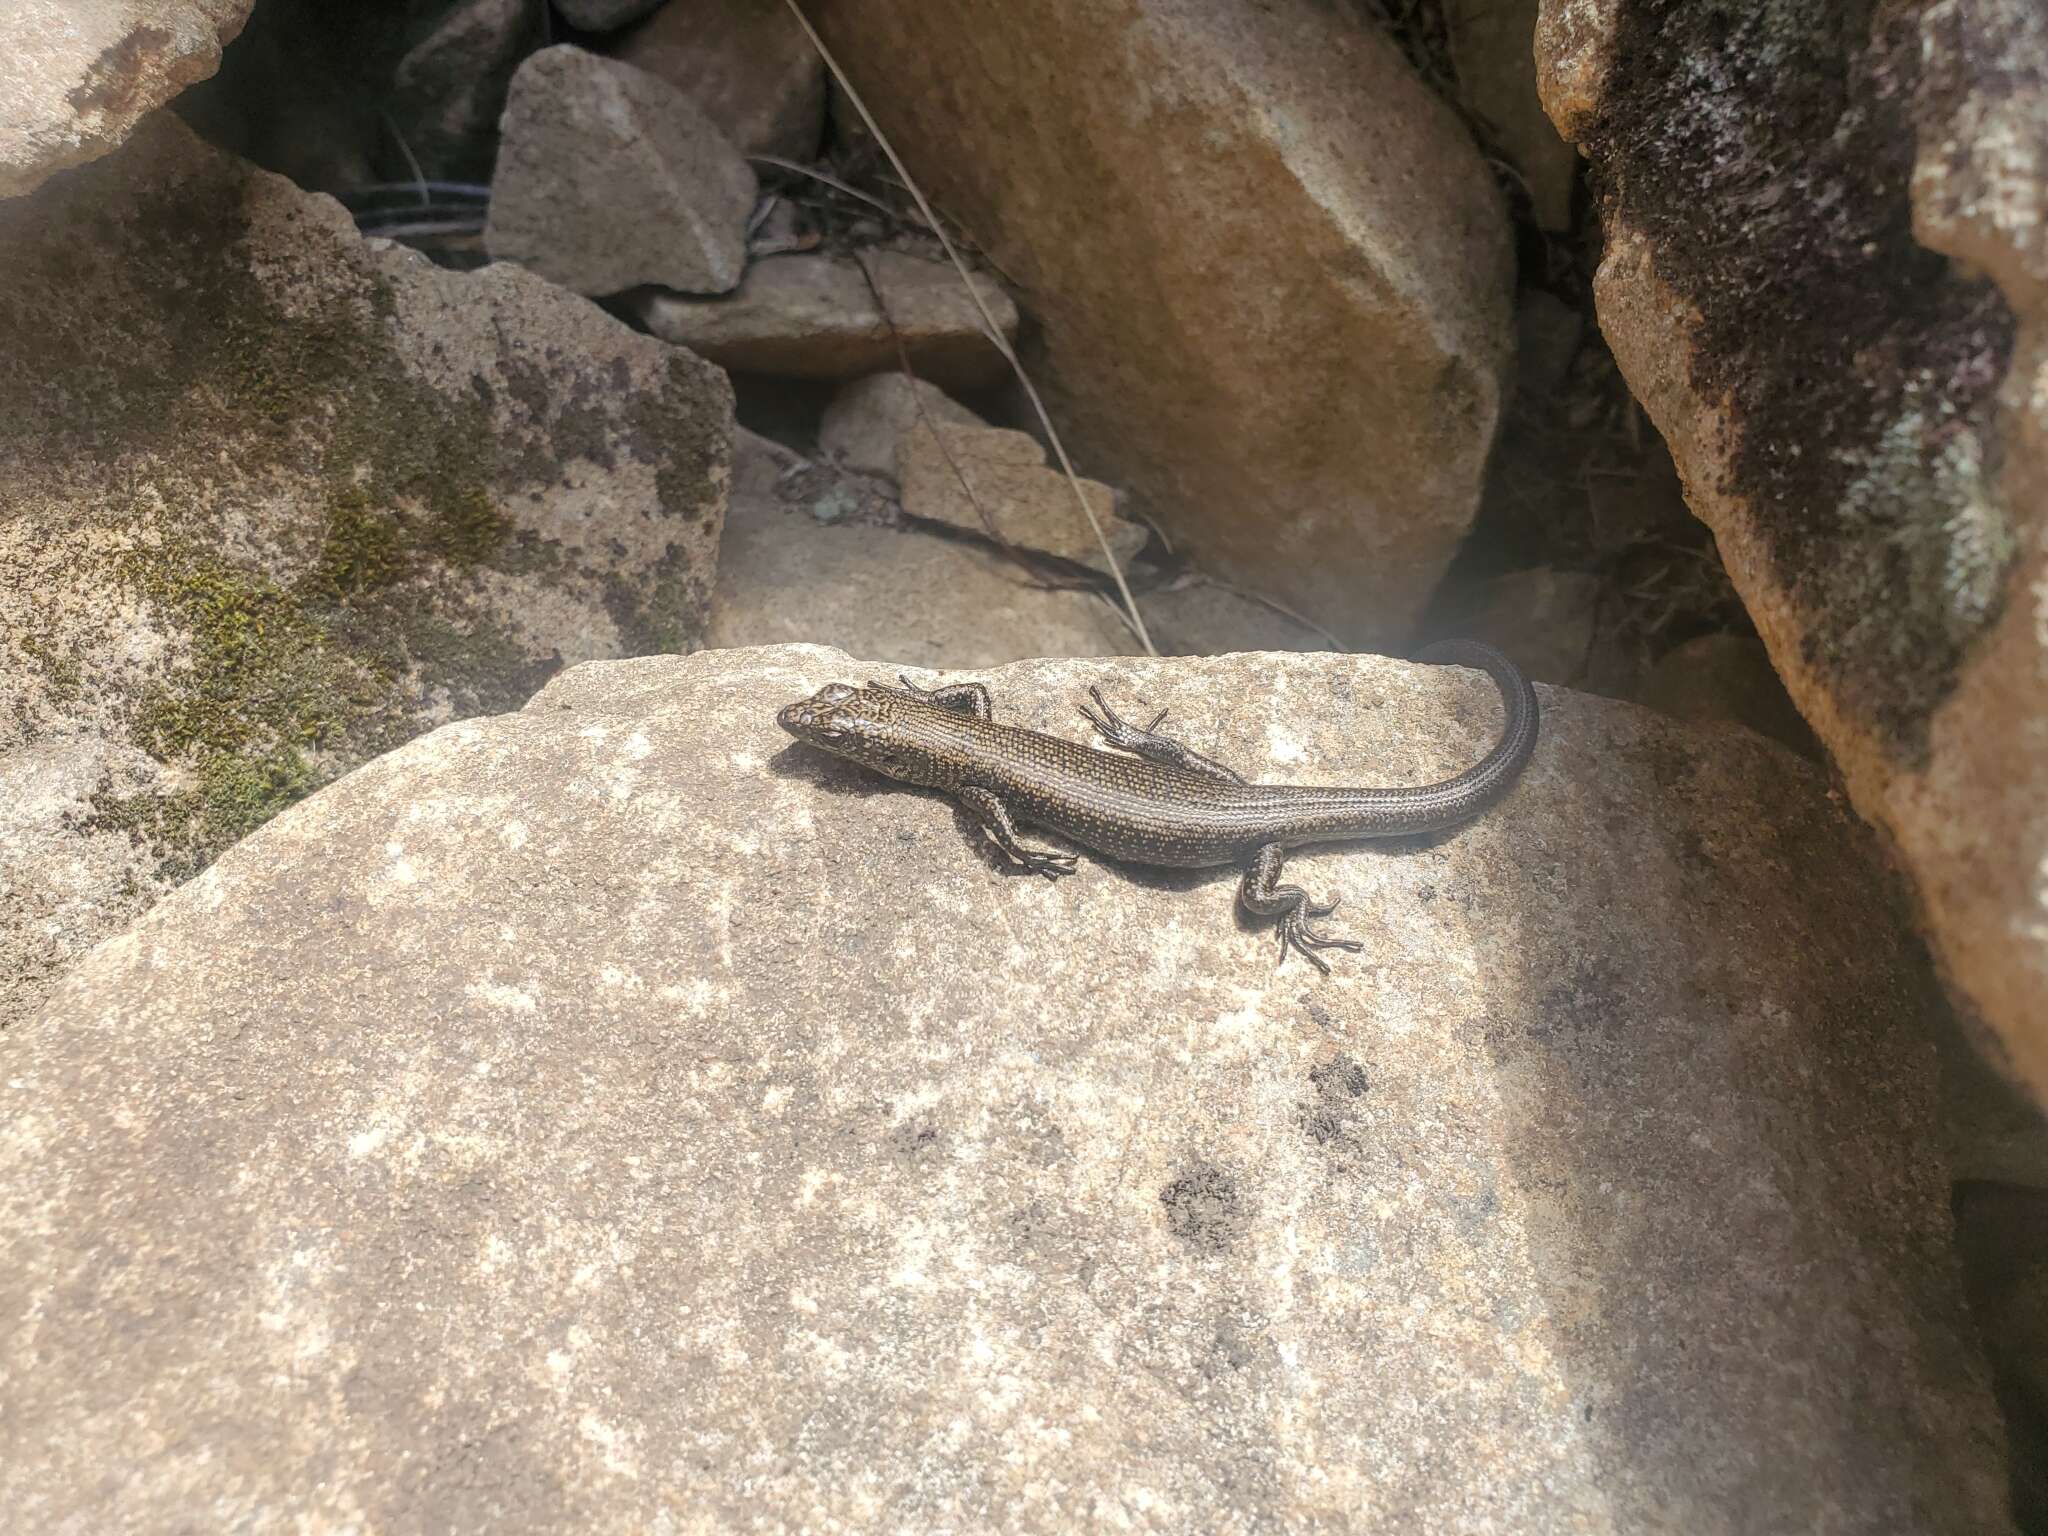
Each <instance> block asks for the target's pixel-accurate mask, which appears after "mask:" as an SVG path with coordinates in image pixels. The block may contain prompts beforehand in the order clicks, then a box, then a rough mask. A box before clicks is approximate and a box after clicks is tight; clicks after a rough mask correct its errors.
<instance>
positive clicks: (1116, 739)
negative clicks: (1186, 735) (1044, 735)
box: [1081, 688, 1244, 784]
mask: <svg viewBox="0 0 2048 1536" xmlns="http://www.w3.org/2000/svg"><path fill="white" fill-rule="evenodd" d="M1088 693H1089V695H1090V697H1092V698H1093V699H1094V700H1095V709H1099V710H1101V711H1102V713H1101V714H1099V715H1098V714H1097V713H1095V710H1094V709H1090V708H1089V707H1088V706H1087V705H1086V704H1083V705H1082V706H1081V714H1082V716H1083V718H1085V719H1086V720H1087V721H1088V723H1089V724H1090V725H1092V726H1094V727H1095V729H1096V732H1097V734H1099V735H1100V736H1101V737H1102V739H1103V740H1104V741H1106V742H1108V743H1109V744H1110V745H1111V746H1112V747H1120V748H1122V749H1123V750H1124V751H1126V752H1129V753H1131V754H1133V755H1134V756H1137V757H1142V758H1144V759H1145V760H1146V761H1147V762H1153V763H1164V764H1165V765H1166V766H1167V767H1169V768H1185V769H1186V770H1187V771H1188V772H1190V773H1199V774H1201V775H1202V776H1203V777H1204V778H1208V779H1222V780H1224V781H1225V782H1226V783H1230V784H1242V783H1243V782H1244V775H1243V774H1241V773H1239V772H1238V771H1237V770H1236V769H1234V768H1226V767H1224V766H1223V765H1222V764H1221V763H1219V762H1217V761H1216V760H1215V759H1214V758H1210V757H1204V756H1202V754H1201V753H1199V752H1197V751H1196V750H1195V749H1194V748H1193V747H1190V746H1188V745H1186V744H1185V743H1184V742H1178V741H1175V740H1174V739H1173V738H1172V737H1171V736H1162V735H1160V734H1159V722H1160V721H1162V720H1164V719H1165V718H1166V711H1165V710H1163V709H1162V710H1161V711H1159V713H1158V714H1156V715H1154V716H1153V717H1152V723H1151V724H1150V725H1147V726H1136V725H1132V724H1131V723H1130V722H1129V721H1128V720H1125V719H1123V718H1122V717H1121V716H1120V715H1118V714H1117V712H1116V711H1115V710H1113V709H1111V708H1110V707H1109V700H1107V699H1105V698H1104V697H1103V696H1102V690H1101V689H1100V688H1090V689H1089V690H1088Z"/></svg>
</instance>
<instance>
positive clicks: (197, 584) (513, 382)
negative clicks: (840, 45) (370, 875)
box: [0, 115, 732, 1025]
mask: <svg viewBox="0 0 2048 1536" xmlns="http://www.w3.org/2000/svg"><path fill="white" fill-rule="evenodd" d="M0 271H4V272H5V273H6V274H7V280H6V282H5V283H4V284H0V360H4V362H5V364H6V366H5V368H4V369H0V807H4V809H0V1025H4V1024H6V1023H9V1022H12V1021H13V1020H14V1019H16V1018H18V1017H20V1016H21V1015H22V1014H23V1013H24V1012H26V1011H29V1010H32V1009H33V1008H34V1006H35V1005H36V1004H37V1003H38V1002H39V1001H40V999H41V997H42V996H43V995H44V993H45V992H46V990H47V988H48V987H49V985H50V983H51V978H52V975H53V974H54V973H55V972H56V971H57V970H59V969H61V967H62V966H63V965H65V964H66V963H68V962H69V960H71V959H72V958H74V957H75V956H76V955H78V954H80V953H82V952H83V951H84V950H86V949H88V948H90V947H91V946H92V945H93V944H95V943H97V942H98V941H99V940H100V939H102V938H104V937H106V936H107V935H108V934H109V933H111V932H113V931H114V930H115V929H117V928H118V927H120V926H122V925H123V924H124V923H125V922H126V921H127V920H128V919H129V918H131V917H132V916H133V915H134V914H135V913H136V912H137V911H139V910H140V909H141V908H143V907H145V906H147V905H148V904H149V902H150V901H152V900H154V899H155V898H156V897H157V896H158V895H160V894H161V893H162V891H163V890H164V889H166V888H167V887H168V886H169V885H170V884H172V883H174V882H175V881H176V880H177V879H179V878H182V876H183V875H185V874H187V873H189V872H190V871H191V870H192V869H194V868H195V867H197V866H198V865H201V864H203V863H204V862H205V861H206V860H207V859H210V858H211V857H212V856H213V855H214V854H215V853H217V852H219V850H220V849H221V848H222V847H223V846H225V845H226V844H227V843H229V842H231V841H232V840H233V839H234V838H235V837H237V836H239V835H240V834H241V833H242V832H244V831H246V830H248V828H249V827H250V826H253V825H254V824H256V823H257V822H259V821H261V820H262V819H263V818H264V817H265V816H266V815H268V814H269V813H270V812H272V811H274V810H276V809H277V808H278V807H280V806H282V805H284V804H286V803H288V802H289V801H290V800H292V799H294V798H296V797H297V796H298V795H300V794H303V793H304V792H306V791H307V790H309V789H311V788H313V787H315V786H317V785H318V784H321V783H324V782H325V781H326V780H328V779H330V778H333V777H335V776H336V775H337V774H339V773H341V772H342V771H344V770H345V769H347V768H349V767H352V766H353V765H354V764H356V763H358V762H361V761H362V760H363V759H364V758H366V757H369V756H372V755H374V754H375V753H377V752H380V751H383V750H385V749H386V748H388V747H390V746H393V745H396V744H397V743H398V742H400V741H403V740H405V739H406V738H407V737H409V736H411V735H413V734H415V733H417V732H418V731H421V730H424V729H426V728H428V727H430V726H435V725H439V724H442V723H443V722H445V721H447V720H449V719H450V718H452V717H454V716H457V715H467V714H474V713H477V712H479V711H485V712H490V711H497V710H503V709H508V708H512V707H514V706H516V705H517V704H519V703H520V702H521V701H523V700H524V699H525V698H526V697H527V696H528V695H529V694H530V693H531V692H532V691H533V690H534V689H535V688H536V687H538V686H539V685H540V684H541V682H542V681H543V680H545V678H546V677H547V676H548V675H549V674H550V673H551V672H552V671H554V670H555V669H556V668H558V667H560V666H561V665H562V664H563V663H565V662H575V661H583V660H587V659H589V658H591V657H598V656H616V655H620V654H623V653H628V652H638V651H646V650H664V649H666V650H676V649H684V648H686V647H688V646H690V645H693V644H696V643H698V642H700V641H701V639H702V637H703V634H704V627H705V623H706V611H707V608H708V606H709V596H710V590H709V589H710V585H711V566H712V562H713V561H714V559H715V558H716V552H717V541H718V530H719V522H720V519H721V517H722V516H723V512H724V501H725V479H726V475H727V463H728V453H729V447H728V441H727V439H728V434H729V432H730V430H731V410H732V406H731V395H730V392H729V389H728V387H727V385H726V382H725V380H724V379H723V378H722V377H721V376H720V375H719V374H718V372H717V370H715V369H713V368H712V367H710V366H709V365H708V364H705V363H701V362H699V361H698V360H696V359H694V358H691V357H688V356H687V355H685V354H682V353H679V352H677V351H675V350H674V349H673V348H669V347H664V346H663V345H661V344H660V343H659V342H656V341H654V340H652V339H650V338H648V337H644V336H639V335H637V334H635V333H634V332H632V331H631V330H629V329H628V328H627V327H625V326H623V325H621V324H619V323H618V322H616V321H614V320H612V319H610V318H608V317H607V316H605V315H604V314H602V313H601V312H599V311H598V310H596V309H595V308H593V307H592V306H590V305H588V304H586V303H584V302H582V301H581V300H578V299H574V298H572V297H571V296H569V295H566V294H564V293H563V292H562V291H561V290H560V289H557V288H554V287H551V286H550V285H548V284H547V283H544V282H542V281H541V280H540V279H539V278H536V277H533V276H531V275H530V274H527V273H524V272H520V271H518V270H517V269H515V268H511V267H494V268H491V269H489V270H487V271H485V272H482V273H478V274H475V275H470V276H463V275H458V274H455V273H450V272H446V271H442V270H441V269H439V268H436V267H434V266H432V265H430V264H429V263H427V262H426V261H425V260H424V259H422V258H420V257H418V256H416V255H414V254H412V253H411V252H408V251H403V250H400V249H397V248H395V247H392V246H388V245H384V244H382V243H378V242H365V241H364V240H362V239H361V238H359V237H358V236H357V234H356V233H355V230H354V229H353V228H352V227H351V225H350V223H349V220H348V217H347V215H346V214H344V213H343V212H342V210H341V209H340V208H339V207H338V206H337V205H336V204H334V203H333V202H331V201H329V200H328V199H326V198H322V197H312V196H308V195H306V194H304V193H301V192H299V191H298V190H297V189H296V188H294V187H292V186H291V185H290V184H289V183H288V182H286V181H284V180H283V179H281V178H279V177H275V176H269V175H266V174H264V173H262V172H259V171H255V170H253V169H251V168H250V167H248V166H246V165H243V164H241V163H240V162H237V161H235V160H232V159H231V158H229V157H227V156H224V155H222V154H220V153H218V152H216V151H214V150H211V149H208V148H206V147H204V146H203V145H201V144H200V143H199V142H198V141H197V140H196V139H195V138H194V137H193V136H192V135H191V134H190V133H189V132H188V131H187V130H186V129H185V128H184V127H183V126H182V125H181V124H179V123H178V121H177V120H176V119H175V118H173V117H169V116H168V115H166V116H164V117H162V118H160V119H159V120H157V121H155V122H152V123H151V124H149V125H147V126H145V127H144V128H143V129H141V130H140V131H139V132H138V133H137V134H136V136H135V137H134V138H133V139H132V140H131V141H130V142H129V143H128V144H126V145H124V146H123V147H122V148H121V149H120V150H118V151H116V152H115V153H114V154H112V155H110V156H108V157H107V158H105V159H103V160H101V161H98V162H97V163H95V164H92V165H88V166H83V167H79V168H77V169H74V170H71V171H67V172H64V173H61V174H60V175H59V176H57V177H56V178H54V179H52V180H51V181H50V182H48V183H47V184H45V185H44V186H43V187H41V188H40V189H38V190H37V191H36V192H34V193H31V194H30V195H28V196H27V197H24V198H19V199H15V200H12V201H9V202H5V203H0Z"/></svg>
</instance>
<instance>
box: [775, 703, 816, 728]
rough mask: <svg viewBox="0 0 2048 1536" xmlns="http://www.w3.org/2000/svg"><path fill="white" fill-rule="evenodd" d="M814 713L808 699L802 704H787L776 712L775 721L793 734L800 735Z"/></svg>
mask: <svg viewBox="0 0 2048 1536" xmlns="http://www.w3.org/2000/svg"><path fill="white" fill-rule="evenodd" d="M813 718H814V713H813V711H812V708H811V705H810V703H809V702H808V701H805V702H803V703H801V704H785V705H783V706H782V708H780V709H778V710H777V711H776V712H775V723H776V724H777V725H779V726H781V727H782V728H783V729H784V730H785V731H788V732H789V733H790V734H791V735H792V736H800V735H802V734H803V732H804V730H805V729H806V728H807V727H808V726H809V725H810V723H811V721H812V719H813Z"/></svg>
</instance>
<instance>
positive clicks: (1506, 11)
mask: <svg viewBox="0 0 2048 1536" xmlns="http://www.w3.org/2000/svg"><path fill="white" fill-rule="evenodd" d="M1540 5H1541V0H1445V4H1444V8H1443V12H1444V30H1445V32H1446V33H1447V34H1448V37H1449V41H1450V49H1451V65H1452V68H1453V71H1454V72H1455V74H1456V76H1457V87H1458V99H1459V101H1460V102H1461V103H1463V105H1464V106H1465V108H1466V110H1468V111H1470V112H1472V113H1473V114H1475V115H1476V116H1477V117H1478V118H1479V119H1480V121H1481V122H1483V123H1484V124H1486V126H1487V128H1488V130H1489V131H1490V132H1491V134H1492V136H1493V139H1494V143H1495V147H1496V148H1497V149H1498V151H1499V152H1500V153H1502V154H1504V155H1506V156H1507V158H1508V159H1509V161H1510V162H1511V163H1512V164H1513V166H1514V168H1515V171H1516V172H1517V174H1519V175H1520V177H1521V180H1522V185H1523V187H1524V188H1525V189H1526V190H1527V192H1528V194H1529V208H1530V212H1531V214H1532V215H1533V216H1534V217H1535V220H1536V222H1537V224H1538V225H1540V226H1541V227H1542V228H1544V229H1550V230H1568V229H1570V228H1571V227H1572V188H1573V185H1574V183H1575V182H1576V180H1577V177H1578V169H1579V157H1578V152H1577V151H1576V150H1574V149H1573V148H1572V146H1571V145H1569V144H1567V143H1566V142H1565V141H1564V139H1563V137H1562V136H1560V135H1559V133H1558V131H1557V129H1556V128H1555V127H1554V126H1552V124H1551V121H1550V119H1549V118H1548V117H1546V116H1544V114H1543V100H1542V97H1541V96H1539V95H1538V94H1537V91H1536V48H1535V37H1536V15H1537V11H1538V9H1539V8H1540Z"/></svg>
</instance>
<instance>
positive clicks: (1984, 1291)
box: [1955, 1184, 2048, 1532]
mask: <svg viewBox="0 0 2048 1536" xmlns="http://www.w3.org/2000/svg"><path fill="white" fill-rule="evenodd" d="M1955 1205H1956V1246H1957V1248H1958V1250H1959V1251H1960V1252H1961V1254H1962V1256H1963V1273H1964V1276H1965V1279H1966V1283H1967V1285H1968V1287H1969V1294H1970V1310H1971V1311H1972V1312H1973V1313H1974V1314H1975V1316H1976V1319H1977V1326H1978V1328H1979V1329H1980V1330H1981V1331H1982V1333H1983V1336H1984V1347H1985V1351H1986V1353H1987V1354H1988V1355H1989V1356H1990V1360H1991V1374H1992V1381H1993V1384H1994V1385H1995V1387H1996V1389H1997V1392H1998V1400H1999V1404H2000V1406H2001V1407H2003V1408H2004V1409H2005V1414H2006V1421H2007V1422H2008V1423H2009V1424H2011V1426H2012V1436H2013V1442H2014V1443H2013V1458H2012V1459H2013V1468H2012V1502H2013V1513H2014V1516H2015V1517H2016V1520H2017V1523H2018V1525H2019V1528H2020V1529H2021V1530H2022V1531H2026V1532H2033V1531H2039V1530H2043V1529H2048V1459H2044V1458H2043V1456H2042V1455H2041V1447H2043V1446H2048V1189H2044V1188H2041V1187H2038V1186H2036V1187H2033V1188H2028V1187H2025V1186H2014V1185H2007V1184H1972V1185H1966V1186H1964V1187H1962V1188H1959V1189H1958V1190H1957V1191H1956V1202H1955Z"/></svg>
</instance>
